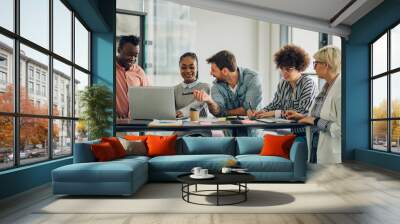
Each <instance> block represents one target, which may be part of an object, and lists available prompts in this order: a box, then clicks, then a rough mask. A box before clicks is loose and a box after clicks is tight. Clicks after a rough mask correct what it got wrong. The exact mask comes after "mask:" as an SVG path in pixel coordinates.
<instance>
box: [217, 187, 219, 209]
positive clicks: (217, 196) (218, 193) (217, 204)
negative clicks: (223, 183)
mask: <svg viewBox="0 0 400 224" xmlns="http://www.w3.org/2000/svg"><path fill="white" fill-rule="evenodd" d="M217 206H219V184H217Z"/></svg>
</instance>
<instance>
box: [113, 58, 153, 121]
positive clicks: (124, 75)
mask: <svg viewBox="0 0 400 224" xmlns="http://www.w3.org/2000/svg"><path fill="white" fill-rule="evenodd" d="M116 82H117V83H116V87H117V102H116V107H117V108H116V109H117V118H129V117H130V114H129V100H128V88H129V87H132V86H148V85H149V81H148V79H147V77H146V76H145V74H144V71H143V69H142V68H141V67H140V66H139V65H137V64H133V65H132V67H131V68H130V69H129V70H128V71H125V69H124V67H122V66H120V65H119V64H118V63H117V66H116Z"/></svg>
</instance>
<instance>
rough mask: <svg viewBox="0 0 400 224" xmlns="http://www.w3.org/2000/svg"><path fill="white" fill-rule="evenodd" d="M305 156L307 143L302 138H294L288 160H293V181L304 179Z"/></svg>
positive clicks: (306, 155) (306, 154)
mask: <svg viewBox="0 0 400 224" xmlns="http://www.w3.org/2000/svg"><path fill="white" fill-rule="evenodd" d="M307 158H308V150H307V143H306V142H305V141H303V140H298V139H296V141H295V142H294V143H293V145H292V148H291V149H290V160H291V161H292V162H293V178H294V180H295V181H305V180H306V176H307Z"/></svg>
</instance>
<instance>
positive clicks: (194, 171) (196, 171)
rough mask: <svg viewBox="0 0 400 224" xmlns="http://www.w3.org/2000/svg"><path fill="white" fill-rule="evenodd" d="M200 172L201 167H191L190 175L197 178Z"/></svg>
mask: <svg viewBox="0 0 400 224" xmlns="http://www.w3.org/2000/svg"><path fill="white" fill-rule="evenodd" d="M201 170H202V168H201V167H193V169H192V173H193V174H194V175H196V176H199V175H201V174H200V171H201Z"/></svg>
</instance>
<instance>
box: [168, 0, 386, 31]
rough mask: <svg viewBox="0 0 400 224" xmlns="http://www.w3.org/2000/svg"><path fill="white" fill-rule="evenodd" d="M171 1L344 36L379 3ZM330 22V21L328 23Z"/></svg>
mask: <svg viewBox="0 0 400 224" xmlns="http://www.w3.org/2000/svg"><path fill="white" fill-rule="evenodd" d="M169 1H172V2H176V3H180V4H184V5H189V6H193V7H198V8H202V9H207V10H211V11H217V12H222V13H228V14H233V15H238V16H243V17H248V18H253V19H259V20H263V21H268V22H273V23H278V24H284V25H289V26H295V27H298V28H303V29H308V30H314V31H318V32H324V33H330V34H335V35H339V36H343V37H347V36H348V35H349V34H350V32H351V29H350V27H351V25H352V24H354V23H355V22H357V20H359V19H360V18H361V17H362V16H364V15H365V14H367V13H368V12H369V11H371V10H372V9H374V8H375V7H376V6H378V5H379V4H380V3H382V2H383V0H355V1H353V3H352V5H351V6H350V7H348V8H347V10H345V11H344V12H343V13H341V15H340V16H339V17H337V20H332V19H333V18H334V17H335V15H336V14H338V13H339V12H340V10H341V9H342V8H344V7H345V6H346V5H347V4H349V3H350V2H352V0H169ZM331 20H332V21H331Z"/></svg>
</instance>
